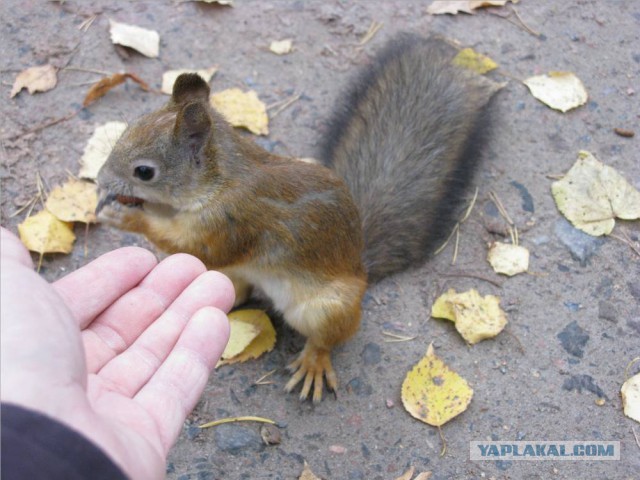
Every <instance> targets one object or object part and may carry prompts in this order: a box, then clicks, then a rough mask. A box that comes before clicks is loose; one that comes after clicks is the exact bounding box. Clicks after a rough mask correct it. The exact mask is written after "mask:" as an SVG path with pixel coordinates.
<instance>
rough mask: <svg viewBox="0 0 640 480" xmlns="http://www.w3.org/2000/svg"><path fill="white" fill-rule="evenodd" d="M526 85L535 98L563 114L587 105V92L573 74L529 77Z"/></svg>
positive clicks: (549, 74) (556, 73)
mask: <svg viewBox="0 0 640 480" xmlns="http://www.w3.org/2000/svg"><path fill="white" fill-rule="evenodd" d="M524 84H525V85H526V86H527V87H529V90H530V91H531V95H533V96H534V97H535V98H537V99H538V100H540V101H541V102H542V103H544V104H545V105H547V106H549V107H551V108H553V109H555V110H560V111H561V112H563V113H564V112H567V111H569V110H571V109H573V108H576V107H579V106H580V105H584V104H585V103H587V99H588V95H587V90H586V89H585V88H584V85H583V84H582V82H581V81H580V79H579V78H578V77H576V76H575V75H574V74H573V73H571V72H549V73H548V74H546V75H537V76H534V77H529V78H527V79H526V80H525V81H524Z"/></svg>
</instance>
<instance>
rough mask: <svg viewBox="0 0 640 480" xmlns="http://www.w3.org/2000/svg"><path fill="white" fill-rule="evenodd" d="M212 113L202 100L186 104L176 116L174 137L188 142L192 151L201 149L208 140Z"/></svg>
mask: <svg viewBox="0 0 640 480" xmlns="http://www.w3.org/2000/svg"><path fill="white" fill-rule="evenodd" d="M211 123H212V122H211V115H210V114H209V110H208V106H207V105H205V104H203V103H202V102H192V103H188V104H187V105H185V106H184V107H183V108H182V109H181V110H180V112H179V113H178V117H177V118H176V125H175V127H174V138H175V139H176V140H177V141H178V142H180V143H183V144H186V145H187V147H188V148H189V150H190V151H191V152H192V153H195V152H197V151H199V150H200V149H201V148H202V146H203V145H204V144H205V143H206V142H207V138H208V137H209V132H210V131H211Z"/></svg>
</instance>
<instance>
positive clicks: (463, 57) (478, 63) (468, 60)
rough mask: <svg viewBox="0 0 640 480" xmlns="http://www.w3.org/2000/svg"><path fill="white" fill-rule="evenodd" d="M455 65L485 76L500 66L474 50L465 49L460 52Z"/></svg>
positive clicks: (455, 59)
mask: <svg viewBox="0 0 640 480" xmlns="http://www.w3.org/2000/svg"><path fill="white" fill-rule="evenodd" d="M451 63H453V64H454V65H458V66H459V67H462V68H466V69H468V70H472V71H474V72H476V73H479V74H480V75H483V74H485V73H487V72H490V71H491V70H495V69H496V68H498V64H497V63H496V62H494V61H493V60H492V59H490V58H489V57H487V56H485V55H482V54H481V53H478V52H476V51H475V50H474V49H473V48H463V49H462V50H460V51H459V52H458V53H457V55H456V56H455V57H453V60H452V61H451Z"/></svg>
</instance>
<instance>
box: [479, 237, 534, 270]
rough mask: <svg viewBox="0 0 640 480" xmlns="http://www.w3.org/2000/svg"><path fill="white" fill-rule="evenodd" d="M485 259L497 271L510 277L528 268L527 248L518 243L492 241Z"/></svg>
mask: <svg viewBox="0 0 640 480" xmlns="http://www.w3.org/2000/svg"><path fill="white" fill-rule="evenodd" d="M487 260H488V261H489V263H490V264H491V266H492V267H493V269H494V270H495V271H496V272H497V273H503V274H505V275H508V276H510V277H511V276H513V275H516V274H518V273H522V272H526V271H527V270H529V250H527V249H526V248H525V247H522V246H520V245H513V244H510V243H502V242H493V244H492V245H491V247H490V248H489V252H488V253H487Z"/></svg>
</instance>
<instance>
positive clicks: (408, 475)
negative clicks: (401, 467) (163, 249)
mask: <svg viewBox="0 0 640 480" xmlns="http://www.w3.org/2000/svg"><path fill="white" fill-rule="evenodd" d="M415 471H416V467H414V466H413V465H412V466H410V467H409V469H408V470H407V471H406V472H404V473H403V474H402V475H400V476H399V477H398V478H396V480H411V479H412V478H413V474H414V473H415Z"/></svg>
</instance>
